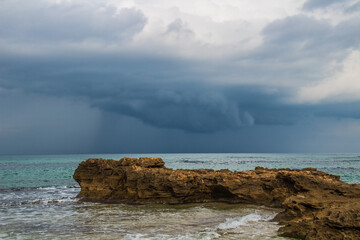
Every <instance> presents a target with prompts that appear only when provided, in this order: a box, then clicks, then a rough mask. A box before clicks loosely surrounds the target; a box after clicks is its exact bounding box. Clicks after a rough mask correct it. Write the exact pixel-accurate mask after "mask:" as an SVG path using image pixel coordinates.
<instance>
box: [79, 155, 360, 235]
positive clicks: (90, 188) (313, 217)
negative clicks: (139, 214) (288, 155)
mask: <svg viewBox="0 0 360 240" xmlns="http://www.w3.org/2000/svg"><path fill="white" fill-rule="evenodd" d="M73 177H74V179H75V180H76V181H77V182H78V183H79V184H80V186H81V192H80V193H79V195H78V197H79V198H82V199H83V200H84V201H97V202H119V203H129V204H145V203H167V204H179V203H197V202H214V201H219V202H220V201H221V202H228V203H251V204H258V205H265V206H268V207H279V208H283V209H284V211H283V212H281V213H279V214H278V215H277V216H276V217H275V220H276V221H278V222H279V223H280V224H282V225H284V226H283V227H281V228H280V229H279V233H280V234H281V235H284V236H291V237H297V238H302V239H320V240H321V239H326V240H331V239H360V185H359V184H347V183H345V182H342V181H340V177H339V176H337V175H331V174H327V173H325V172H321V171H317V170H316V169H314V168H304V169H267V168H262V167H257V168H255V170H251V171H229V170H227V169H223V170H219V171H214V170H212V169H194V170H187V169H178V170H173V169H170V168H166V167H165V163H164V161H163V160H162V159H161V158H147V157H144V158H139V159H136V158H122V159H121V160H120V161H115V160H111V159H88V160H86V161H84V162H82V163H80V165H79V167H78V168H77V169H76V171H75V173H74V176H73Z"/></svg>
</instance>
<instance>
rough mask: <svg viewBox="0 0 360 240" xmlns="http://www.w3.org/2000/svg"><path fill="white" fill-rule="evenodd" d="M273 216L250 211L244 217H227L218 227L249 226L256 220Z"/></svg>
mask: <svg viewBox="0 0 360 240" xmlns="http://www.w3.org/2000/svg"><path fill="white" fill-rule="evenodd" d="M271 218H272V216H263V215H260V214H257V213H250V214H248V215H245V216H242V217H235V218H227V219H226V221H225V222H223V223H220V224H219V226H218V229H221V230H225V229H233V228H238V227H240V226H249V225H252V224H254V223H256V222H260V221H268V220H270V219H271Z"/></svg>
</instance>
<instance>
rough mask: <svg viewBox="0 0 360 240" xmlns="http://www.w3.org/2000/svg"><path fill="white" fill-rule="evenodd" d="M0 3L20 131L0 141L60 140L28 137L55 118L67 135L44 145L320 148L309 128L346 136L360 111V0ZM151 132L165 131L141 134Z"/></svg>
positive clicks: (5, 62)
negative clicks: (309, 141)
mask: <svg viewBox="0 0 360 240" xmlns="http://www.w3.org/2000/svg"><path fill="white" fill-rule="evenodd" d="M160 3H161V4H163V5H161V4H160ZM0 4H1V10H0V11H1V12H0V43H1V45H0V52H1V57H0V66H1V67H0V98H1V101H2V105H3V107H4V108H7V109H6V110H2V114H1V116H0V121H1V124H2V128H1V129H0V141H6V139H11V141H10V142H9V143H7V144H6V145H4V146H6V149H5V150H3V149H2V150H1V152H2V153H16V152H17V150H16V149H17V147H16V142H21V143H22V145H21V146H22V148H23V149H27V150H28V152H31V149H37V150H36V151H35V152H41V149H40V148H39V147H36V146H40V145H41V144H44V145H45V146H46V145H47V144H50V143H48V142H47V141H45V140H41V139H40V140H38V141H35V142H32V143H31V144H30V142H29V141H30V140H29V138H30V137H29V136H30V134H33V135H34V134H36V133H37V132H38V133H41V134H40V135H41V136H43V139H47V136H46V132H49V131H50V132H49V134H50V133H51V134H52V135H53V136H55V139H60V140H59V141H60V142H61V143H58V142H54V143H52V144H51V147H50V145H49V148H48V149H49V151H47V152H77V151H81V152H94V151H97V152H101V151H105V152H116V151H117V149H118V151H120V150H121V151H127V149H128V151H139V152H143V151H151V149H153V151H165V152H166V151H171V152H177V151H180V152H181V151H185V152H188V151H195V152H196V151H205V152H206V151H213V150H214V149H216V151H220V152H221V151H246V149H250V150H251V151H257V152H258V151H261V149H264V150H263V151H303V150H302V149H304V151H306V149H308V150H309V149H310V150H311V151H312V148H306V147H305V146H307V145H306V144H305V142H306V140H304V139H306V137H308V136H305V135H303V134H304V133H309V134H311V133H312V132H313V131H314V130H315V129H319V126H327V127H328V128H329V129H332V130H331V131H332V133H333V135H332V136H333V137H334V138H336V137H340V138H342V139H343V138H345V139H346V137H345V136H342V135H341V134H340V136H339V132H341V131H340V130H339V129H341V128H342V127H345V125H341V124H340V123H339V122H338V121H340V122H342V123H343V124H347V125H349V124H350V125H351V126H356V125H357V124H359V123H360V121H359V118H360V116H359V111H358V109H359V107H360V102H359V100H360V99H359V97H358V96H359V94H360V86H359V79H360V75H359V72H358V71H357V70H356V67H355V65H356V64H354V63H357V62H358V58H359V56H360V54H358V53H359V51H360V42H359V37H358V36H359V35H360V30H359V29H360V18H359V16H358V15H357V14H353V12H354V11H356V6H357V5H358V4H359V1H346V2H344V3H343V4H341V7H339V6H340V5H339V4H338V3H337V2H336V1H317V0H316V1H315V0H308V1H303V2H301V1H300V2H298V1H293V2H292V1H287V3H284V5H283V10H284V11H280V12H279V11H278V7H277V6H272V5H271V6H267V5H266V4H265V3H264V4H265V5H266V6H265V5H264V6H262V5H261V4H260V5H256V4H255V3H254V4H253V5H252V4H250V3H247V1H243V2H242V1H239V3H236V4H238V5H236V4H235V3H234V5H231V4H230V3H221V2H220V1H219V2H217V1H214V2H213V4H214V5H211V4H208V3H207V2H206V1H205V2H204V3H199V4H200V5H201V4H205V5H206V6H208V7H207V8H201V7H200V6H199V9H203V10H202V11H200V10H199V11H198V12H197V11H194V9H193V8H191V7H190V5H189V4H188V3H187V2H184V3H173V4H174V6H175V8H174V6H172V5H171V3H168V2H163V1H160V0H153V2H152V1H150V2H149V3H148V4H144V3H138V2H136V1H128V2H117V1H97V0H93V1H90V0H89V1H86V0H81V1H78V2H76V3H75V2H71V1H45V0H35V1H32V2H31V3H29V2H27V1H22V0H16V1H14V0H12V1H2V2H1V3H0ZM207 4H208V5H207ZM229 4H230V5H231V6H230V5H229ZM335 5H336V6H337V7H336V8H335V7H334V8H333V6H335ZM201 6H202V5H201ZM246 8H247V10H246ZM326 8H332V10H331V11H336V16H335V15H334V17H333V18H329V17H328V15H326V14H327V13H326V11H322V10H324V9H326ZM251 9H255V10H256V11H255V10H254V14H255V15H256V14H258V15H256V16H257V18H254V15H251V14H247V12H249V11H250V10H251ZM349 9H353V10H351V12H352V13H349V14H348V15H347V14H346V13H347V12H349V11H350V10H349ZM239 13H242V14H240V15H239ZM339 86H340V87H339ZM18 99H22V101H26V102H27V105H28V109H32V111H25V108H23V107H22V106H21V105H22V104H21V101H20V100H18ZM42 101H45V102H43V104H40V103H41V102H42ZM38 108H39V109H41V110H39V112H41V113H42V114H43V115H44V118H43V119H44V121H41V118H40V119H39V118H37V117H34V116H32V114H31V112H34V115H36V114H37V113H36V111H37V110H36V109H38ZM64 114H67V115H69V114H71V115H72V116H73V118H64V117H60V116H64ZM22 116H26V118H27V119H30V120H28V121H27V120H26V119H24V118H23V117H22ZM22 119H23V120H22ZM71 119H72V120H71ZM86 119H88V121H87V120H86ZM26 122H27V123H29V122H32V123H31V124H25V123H26ZM35 122H37V123H38V124H35ZM49 122H52V123H54V124H55V125H59V124H60V125H61V124H64V126H66V128H67V129H72V131H74V129H76V128H77V126H79V129H80V130H79V133H78V135H79V136H83V137H79V138H78V139H77V140H74V144H70V146H67V145H66V144H65V143H64V142H67V140H65V139H69V138H68V135H71V133H70V132H71V131H70V132H66V131H60V130H59V131H58V130H56V129H55V128H53V127H52V125H51V124H46V123H49ZM84 122H87V123H84ZM80 126H81V127H80ZM49 129H51V130H49ZM304 129H306V130H304ZM131 131H132V133H130V132H131ZM277 132H278V133H279V135H278V137H277V138H276V139H277V142H274V141H272V140H271V138H273V137H274V135H276V134H277ZM355 132H356V131H355ZM287 133H288V134H287ZM124 134H126V135H127V136H131V135H133V136H134V137H129V138H128V139H132V140H131V141H130V140H129V141H128V142H125V140H122V141H123V142H122V144H123V146H126V147H120V148H119V146H118V145H116V144H113V143H111V142H112V141H115V140H116V139H119V137H120V136H123V135H124ZM142 134H143V135H144V136H147V138H149V137H150V138H152V137H154V138H155V139H156V141H155V142H156V143H155V142H154V141H153V142H149V141H145V140H141V141H140V140H139V142H138V143H137V142H136V139H138V138H139V137H140V136H142ZM350 135H351V134H350ZM135 136H136V137H135ZM280 136H282V137H284V138H286V139H288V141H289V142H287V140H284V141H285V142H286V144H285V143H284V142H283V140H281V139H280ZM290 136H298V137H297V138H298V140H291V139H292V137H290ZM322 137H323V138H321V139H320V140H319V141H320V142H321V146H322V149H323V150H324V149H325V150H326V141H329V140H327V139H328V138H329V136H325V135H324V136H322ZM347 137H348V138H347V139H348V140H347V141H348V142H353V141H354V139H357V135H355V136H354V135H351V136H347ZM189 138H192V139H193V140H192V141H191V144H190V142H189ZM208 138H216V139H217V140H216V141H215V140H209V139H208ZM61 139H62V140H61ZM162 139H171V141H170V140H169V142H168V143H165V142H166V140H162ZM176 139H178V140H176ZM236 139H238V140H239V141H240V142H242V146H241V147H240V146H239V145H236V144H234V143H233V141H236ZM247 139H248V140H247ZM250 139H252V140H250ZM260 139H261V140H260ZM163 141H165V142H163ZM247 141H248V142H247ZM262 141H263V144H262V145H261V144H260V145H259V146H257V145H256V143H257V142H262ZM334 141H335V140H334ZM70 142H71V141H70ZM75 142H82V143H83V144H80V143H75ZM245 142H247V143H246V144H245ZM291 142H292V144H291ZM345 142H346V141H345ZM130 143H131V144H130ZM226 143H228V144H226ZM34 144H35V145H36V146H34ZM136 145H138V146H136ZM294 145H297V147H294ZM56 146H57V147H56ZM196 146H198V148H196ZM215 146H219V147H215ZM220 146H221V147H220ZM281 146H283V148H282V147H281ZM349 146H352V145H349ZM308 147H309V146H308ZM77 149H78V150H77ZM196 149H198V150H196ZM206 149H208V150H206ZM342 149H344V150H346V151H349V150H351V149H352V150H351V151H355V150H357V149H356V148H355V147H346V146H345V144H344V145H342V146H341V147H339V151H341V150H342ZM331 150H333V149H331ZM25 152H26V151H25Z"/></svg>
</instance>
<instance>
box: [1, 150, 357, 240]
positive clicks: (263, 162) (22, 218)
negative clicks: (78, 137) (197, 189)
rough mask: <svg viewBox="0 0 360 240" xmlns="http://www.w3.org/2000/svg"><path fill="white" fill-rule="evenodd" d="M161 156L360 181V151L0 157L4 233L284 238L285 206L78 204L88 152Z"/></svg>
mask: <svg viewBox="0 0 360 240" xmlns="http://www.w3.org/2000/svg"><path fill="white" fill-rule="evenodd" d="M124 156H126V157H141V156H149V157H162V158H163V159H164V161H165V163H166V167H169V168H174V169H177V168H193V169H194V168H212V169H224V168H228V169H230V170H249V169H254V168H255V167H256V166H262V167H268V168H305V167H314V168H317V169H318V170H322V171H325V172H328V173H333V174H338V175H340V176H341V179H342V180H343V181H345V182H349V183H360V154H97V155H96V154H91V155H85V154H84V155H82V154H79V155H39V156H35V155H21V156H20V155H18V156H17V155H6V156H5V155H3V156H0V239H65V238H70V239H73V238H76V239H100V238H101V239H284V238H280V237H278V236H277V234H276V230H277V229H278V227H279V226H278V225H277V224H276V223H274V222H271V221H268V220H270V219H271V218H272V217H274V216H275V215H276V213H277V212H278V211H279V210H277V209H268V208H262V207H256V206H248V205H230V204H220V203H212V204H187V205H177V206H167V205H145V206H128V205H122V204H98V203H83V202H79V201H78V200H77V199H76V198H75V196H76V195H77V193H78V192H79V190H80V189H79V187H78V185H77V183H76V182H75V181H74V180H73V179H72V174H73V173H74V171H75V169H76V167H77V166H78V164H79V163H80V162H81V161H83V160H86V159H87V158H100V157H101V158H111V159H120V158H122V157H124Z"/></svg>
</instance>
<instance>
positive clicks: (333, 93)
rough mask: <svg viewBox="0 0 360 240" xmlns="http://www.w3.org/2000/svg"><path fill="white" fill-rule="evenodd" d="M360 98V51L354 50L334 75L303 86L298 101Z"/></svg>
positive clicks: (317, 101) (313, 101) (344, 100)
mask: <svg viewBox="0 0 360 240" xmlns="http://www.w3.org/2000/svg"><path fill="white" fill-rule="evenodd" d="M358 100H360V51H353V52H351V53H350V54H349V56H348V57H347V58H346V59H345V60H344V62H343V68H342V70H341V71H338V72H337V73H335V74H334V75H333V76H330V77H329V78H327V79H325V80H322V81H320V82H318V83H316V84H313V85H312V86H306V87H302V88H301V89H300V90H299V92H298V95H297V96H296V99H295V101H296V102H298V103H320V102H347V101H358Z"/></svg>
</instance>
